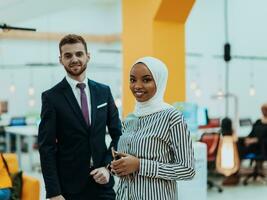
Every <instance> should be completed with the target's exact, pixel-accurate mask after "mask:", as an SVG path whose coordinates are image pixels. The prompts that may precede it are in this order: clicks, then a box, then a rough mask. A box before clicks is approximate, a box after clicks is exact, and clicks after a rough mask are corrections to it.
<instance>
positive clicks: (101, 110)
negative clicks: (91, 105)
mask: <svg viewBox="0 0 267 200" xmlns="http://www.w3.org/2000/svg"><path fill="white" fill-rule="evenodd" d="M107 105H108V104H107V102H104V103H101V104H99V105H97V107H96V115H97V119H98V120H100V121H102V120H105V119H106V117H107V108H108V106H107Z"/></svg>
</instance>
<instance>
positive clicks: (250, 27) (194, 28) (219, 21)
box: [186, 0, 267, 120]
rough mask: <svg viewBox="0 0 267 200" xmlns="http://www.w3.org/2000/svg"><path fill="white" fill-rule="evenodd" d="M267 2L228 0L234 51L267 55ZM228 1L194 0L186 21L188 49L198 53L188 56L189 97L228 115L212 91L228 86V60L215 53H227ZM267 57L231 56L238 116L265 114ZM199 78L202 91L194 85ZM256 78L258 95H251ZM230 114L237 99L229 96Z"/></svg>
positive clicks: (231, 88)
mask: <svg viewBox="0 0 267 200" xmlns="http://www.w3.org/2000/svg"><path fill="white" fill-rule="evenodd" d="M266 6H267V2H266V1H264V0H256V1H249V0H235V1H228V21H229V26H228V28H229V42H230V43H231V46H232V54H233V55H241V56H265V57H266V56H267V45H266V43H267V38H266V34H267V28H266V26H264V22H263V20H264V19H265V18H266V17H267V13H266ZM224 43H225V33H224V1H223V0H216V1H213V0H205V1H204V0H201V1H196V4H195V5H194V7H193V9H192V12H191V15H190V16H189V19H188V21H187V25H186V45H187V46H186V48H187V49H186V51H187V52H191V53H196V54H197V55H192V54H190V55H188V56H187V59H186V60H187V100H188V101H193V102H197V103H198V104H200V105H204V106H207V107H208V108H209V111H210V114H211V115H212V116H222V117H223V116H224V110H225V109H224V101H223V100H220V101H219V100H213V99H211V95H213V94H215V93H217V91H218V90H219V89H224V82H225V63H224V61H223V59H222V58H215V57H214V56H215V55H222V54H223V45H224ZM266 74H267V60H265V61H260V60H245V59H242V60H241V59H232V61H231V62H230V66H229V91H230V92H231V93H234V94H235V95H237V96H238V99H239V111H240V117H251V118H252V119H253V120H255V119H257V118H258V117H260V116H261V112H260V106H261V104H262V103H263V102H267V93H266V85H265V83H264V80H265V79H266ZM193 81H195V82H196V83H197V84H198V85H199V88H200V89H201V94H200V96H196V95H195V91H193V90H191V89H190V85H191V83H192V82H193ZM251 84H254V87H255V89H256V95H255V96H249V87H250V85H251ZM229 102H230V116H231V117H233V109H234V108H233V104H234V103H233V100H232V99H230V101H229Z"/></svg>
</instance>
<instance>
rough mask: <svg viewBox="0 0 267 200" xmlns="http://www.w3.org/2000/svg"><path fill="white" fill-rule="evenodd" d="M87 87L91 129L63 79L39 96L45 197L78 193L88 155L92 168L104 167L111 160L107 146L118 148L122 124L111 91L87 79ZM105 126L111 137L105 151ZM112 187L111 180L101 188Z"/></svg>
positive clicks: (87, 163) (84, 181)
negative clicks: (89, 100) (92, 162)
mask: <svg viewBox="0 0 267 200" xmlns="http://www.w3.org/2000/svg"><path fill="white" fill-rule="evenodd" d="M88 84H89V88H90V97H91V112H92V114H91V126H90V127H89V126H88V125H87V124H86V122H85V120H84V118H83V115H82V111H81V108H80V106H79V104H78V102H77V100H76V99H75V96H74V94H73V92H72V89H71V87H70V85H69V84H68V82H67V80H66V79H65V78H64V79H63V80H62V81H61V82H60V83H58V84H57V85H56V86H54V87H53V88H51V89H50V90H47V91H45V92H44V93H43V94H42V111H41V123H40V126H39V134H38V144H39V153H40V159H41V167H42V172H43V177H44V181H45V186H46V192H47V198H49V197H53V196H57V195H59V194H62V193H65V192H67V193H79V192H80V191H81V190H82V189H84V187H85V185H86V183H87V181H88V177H89V168H90V155H92V158H93V161H94V167H95V168H98V167H103V166H106V165H107V164H108V163H110V162H111V160H112V156H111V151H110V147H111V146H114V148H116V147H117V142H118V140H119V137H120V135H121V122H120V120H119V116H118V110H117V107H116V106H115V103H114V100H113V97H112V94H111V91H110V88H109V87H108V86H106V85H103V84H100V83H97V82H94V81H92V80H88ZM105 104H106V105H105ZM99 105H102V106H99ZM103 105H104V106H103ZM97 106H99V107H97ZM106 127H108V132H109V134H110V136H111V138H112V142H111V145H110V147H109V148H108V149H107V147H106V144H105V135H106ZM113 185H114V180H113V178H111V179H110V182H109V183H108V184H107V185H104V186H103V187H111V188H112V186H113Z"/></svg>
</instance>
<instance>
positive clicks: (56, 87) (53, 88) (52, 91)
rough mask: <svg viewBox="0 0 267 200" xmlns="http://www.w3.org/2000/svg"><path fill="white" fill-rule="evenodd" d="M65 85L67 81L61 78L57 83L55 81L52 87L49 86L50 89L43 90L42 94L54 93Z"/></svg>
mask: <svg viewBox="0 0 267 200" xmlns="http://www.w3.org/2000/svg"><path fill="white" fill-rule="evenodd" d="M66 85H67V81H66V80H65V79H63V80H62V81H60V82H59V83H57V84H56V85H54V86H53V87H51V88H50V89H48V90H45V91H44V92H43V94H44V95H49V94H54V93H56V92H58V91H60V90H61V89H62V88H63V87H65V86H66Z"/></svg>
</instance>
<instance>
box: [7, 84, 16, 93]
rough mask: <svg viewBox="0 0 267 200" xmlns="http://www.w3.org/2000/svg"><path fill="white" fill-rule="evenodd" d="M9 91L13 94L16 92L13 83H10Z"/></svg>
mask: <svg viewBox="0 0 267 200" xmlns="http://www.w3.org/2000/svg"><path fill="white" fill-rule="evenodd" d="M9 91H10V92H11V93H15V92H16V86H15V84H14V83H11V84H10V86H9Z"/></svg>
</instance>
